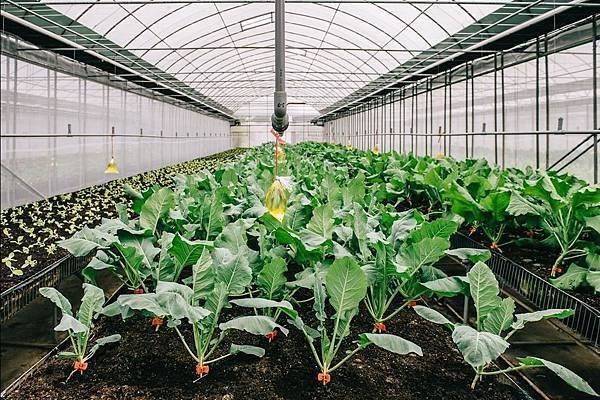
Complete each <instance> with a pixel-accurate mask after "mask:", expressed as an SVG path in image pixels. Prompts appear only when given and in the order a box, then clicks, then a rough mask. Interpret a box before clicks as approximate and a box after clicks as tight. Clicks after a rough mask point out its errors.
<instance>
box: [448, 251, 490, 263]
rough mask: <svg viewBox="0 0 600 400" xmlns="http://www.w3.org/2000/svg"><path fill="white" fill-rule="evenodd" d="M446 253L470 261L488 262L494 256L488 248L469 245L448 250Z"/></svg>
mask: <svg viewBox="0 0 600 400" xmlns="http://www.w3.org/2000/svg"><path fill="white" fill-rule="evenodd" d="M446 254H448V255H449V256H453V257H456V258H458V259H460V260H461V261H470V262H472V263H476V262H478V261H481V262H486V261H487V260H489V259H490V258H491V257H492V253H491V252H490V251H489V250H488V249H472V248H468V247H464V248H460V249H453V250H446Z"/></svg>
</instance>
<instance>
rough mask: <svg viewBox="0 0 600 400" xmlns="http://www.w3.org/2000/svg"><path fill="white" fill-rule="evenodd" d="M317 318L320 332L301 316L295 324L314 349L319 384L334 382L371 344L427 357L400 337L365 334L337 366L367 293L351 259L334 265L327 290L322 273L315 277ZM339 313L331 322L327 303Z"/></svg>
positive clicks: (339, 260)
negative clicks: (333, 375)
mask: <svg viewBox="0 0 600 400" xmlns="http://www.w3.org/2000/svg"><path fill="white" fill-rule="evenodd" d="M313 293H314V306H313V309H314V311H315V315H316V317H317V320H318V321H319V322H318V324H319V326H318V327H317V329H314V328H311V327H310V326H308V325H306V324H305V323H304V321H303V320H302V318H300V317H299V316H298V317H296V318H295V319H293V320H292V321H291V322H293V324H294V325H295V326H296V327H297V328H298V329H300V331H302V333H303V334H304V337H305V338H306V340H307V342H308V345H309V347H310V349H311V352H312V354H313V357H314V359H315V362H316V363H317V365H318V367H319V370H320V372H319V373H318V375H317V380H318V381H319V382H322V383H323V385H326V384H327V383H329V382H330V381H331V375H330V373H331V372H333V371H335V370H336V369H338V368H339V367H341V366H342V365H343V364H344V363H345V362H346V361H348V360H349V359H350V358H352V357H353V356H354V355H355V354H356V353H358V352H359V351H360V350H363V349H364V348H366V347H367V346H368V345H370V344H374V345H376V346H379V347H381V348H383V349H385V350H388V351H391V352H393V353H396V354H408V353H416V354H418V355H423V353H422V351H421V348H420V347H419V346H417V345H416V344H414V343H412V342H410V341H408V340H406V339H403V338H401V337H399V336H395V335H390V334H373V333H362V334H360V335H359V338H358V340H357V341H356V342H355V343H356V348H355V349H354V350H352V351H350V352H348V353H347V354H346V356H345V357H343V358H342V359H341V360H339V361H337V362H336V356H337V354H338V352H339V351H340V348H341V346H342V343H343V342H344V339H345V338H346V337H347V336H348V335H349V334H350V324H351V322H352V319H353V318H354V317H355V316H356V314H357V313H358V306H359V304H360V302H361V301H362V300H363V299H364V297H365V295H366V293H367V277H366V275H365V273H364V272H363V271H362V269H361V268H360V266H359V265H358V264H357V263H356V261H354V260H353V259H352V258H350V257H344V258H341V259H338V260H336V261H334V262H333V264H332V265H331V267H329V270H328V271H327V274H326V275H325V287H324V286H323V281H322V278H321V277H320V274H319V273H316V274H315V279H314V286H313ZM327 298H329V304H330V305H331V306H332V307H333V309H334V310H335V314H334V315H333V316H331V317H330V318H328V316H327V314H326V312H325V301H326V299H327ZM328 319H330V320H331V321H333V329H332V330H331V333H330V334H329V333H328V329H331V327H328V326H327V325H328V324H327V320H328ZM316 341H319V342H320V351H317V348H316V347H315V342H316Z"/></svg>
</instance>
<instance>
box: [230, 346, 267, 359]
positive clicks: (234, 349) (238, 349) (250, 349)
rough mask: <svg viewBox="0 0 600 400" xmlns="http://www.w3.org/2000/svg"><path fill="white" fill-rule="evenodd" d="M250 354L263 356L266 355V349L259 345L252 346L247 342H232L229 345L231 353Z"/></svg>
mask: <svg viewBox="0 0 600 400" xmlns="http://www.w3.org/2000/svg"><path fill="white" fill-rule="evenodd" d="M239 353H244V354H250V355H252V356H256V357H262V356H264V355H265V349H263V348H262V347H257V346H250V345H247V344H235V343H232V344H231V347H229V354H239Z"/></svg>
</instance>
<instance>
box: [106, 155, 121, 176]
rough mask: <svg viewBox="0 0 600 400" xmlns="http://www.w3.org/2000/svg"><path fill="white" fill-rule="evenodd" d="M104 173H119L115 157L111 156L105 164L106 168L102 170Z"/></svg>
mask: <svg viewBox="0 0 600 400" xmlns="http://www.w3.org/2000/svg"><path fill="white" fill-rule="evenodd" d="M104 173H105V174H118V173H119V167H117V162H116V161H115V158H114V157H112V158H111V159H110V161H109V162H108V164H107V165H106V169H105V170H104Z"/></svg>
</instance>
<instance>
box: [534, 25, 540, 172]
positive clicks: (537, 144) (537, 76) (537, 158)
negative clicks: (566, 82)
mask: <svg viewBox="0 0 600 400" xmlns="http://www.w3.org/2000/svg"><path fill="white" fill-rule="evenodd" d="M535 132H536V133H535V168H537V169H539V168H540V133H539V132H540V37H539V36H537V37H536V38H535Z"/></svg>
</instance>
